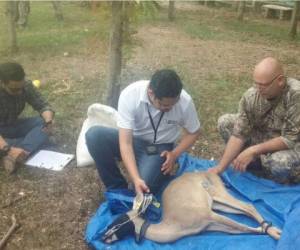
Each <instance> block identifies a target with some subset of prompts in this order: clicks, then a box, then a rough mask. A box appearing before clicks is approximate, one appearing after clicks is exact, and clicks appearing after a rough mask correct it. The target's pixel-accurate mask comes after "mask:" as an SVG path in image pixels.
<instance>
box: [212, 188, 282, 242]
mask: <svg viewBox="0 0 300 250" xmlns="http://www.w3.org/2000/svg"><path fill="white" fill-rule="evenodd" d="M212 198H213V204H212V208H213V209H215V210H219V211H223V212H229V213H234V214H245V215H247V216H249V217H252V218H253V219H255V220H256V221H257V222H258V223H259V224H260V225H261V226H262V230H263V232H266V233H268V234H269V235H270V236H272V237H273V238H275V239H279V238H280V235H281V230H279V229H278V228H276V227H273V226H270V225H269V224H268V223H266V222H265V221H264V219H263V217H262V216H261V215H260V214H259V213H258V211H257V210H256V209H255V207H254V206H253V205H251V204H246V203H243V202H241V201H239V200H237V199H235V198H234V197H232V196H231V195H229V194H228V193H222V196H217V195H214V196H213V197H212Z"/></svg>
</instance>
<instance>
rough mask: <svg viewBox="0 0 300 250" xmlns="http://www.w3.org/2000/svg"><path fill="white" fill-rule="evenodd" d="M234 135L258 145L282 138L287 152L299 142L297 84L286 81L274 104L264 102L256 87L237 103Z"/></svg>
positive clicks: (299, 104)
mask: <svg viewBox="0 0 300 250" xmlns="http://www.w3.org/2000/svg"><path fill="white" fill-rule="evenodd" d="M233 135H235V136H237V137H239V138H243V139H250V138H251V140H253V141H256V142H257V143H261V142H264V141H267V140H270V139H272V138H275V137H279V136H280V137H281V138H282V139H283V141H284V142H285V143H286V145H287V146H288V148H290V149H291V148H294V146H295V144H296V143H298V142H300V81H298V80H296V79H292V78H288V79H287V84H286V86H285V89H284V91H283V93H282V94H281V95H280V96H278V97H277V98H275V99H273V100H267V99H265V98H263V97H262V96H261V95H260V94H259V93H258V91H257V89H256V88H255V87H252V88H250V89H248V90H247V91H246V92H245V94H244V95H243V97H242V99H241V100H240V104H239V115H238V119H237V120H236V122H235V124H234V129H233Z"/></svg>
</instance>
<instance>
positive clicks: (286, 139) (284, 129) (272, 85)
mask: <svg viewBox="0 0 300 250" xmlns="http://www.w3.org/2000/svg"><path fill="white" fill-rule="evenodd" d="M253 79H254V86H253V87H252V88H250V89H248V90H247V91H246V92H245V93H244V95H243V97H242V99H241V100H240V104H239V112H238V114H226V115H223V116H221V117H220V118H219V121H218V128H219V131H220V133H221V135H222V137H223V139H224V140H225V141H226V142H227V145H226V148H225V151H224V154H223V156H222V158H221V160H220V162H219V164H218V165H217V166H215V167H213V168H212V169H210V170H209V171H211V172H214V173H218V174H219V173H222V172H223V171H224V170H225V169H226V168H227V167H228V165H229V164H232V165H233V168H234V169H235V170H238V171H242V172H243V171H246V169H247V168H248V169H251V168H252V167H253V166H256V167H257V166H259V168H261V170H262V171H263V172H264V173H265V174H267V175H268V176H269V177H271V178H272V179H274V180H275V181H278V182H284V183H287V182H299V181H300V82H299V81H298V80H295V79H292V78H287V77H285V75H284V72H283V68H282V66H281V65H280V63H279V62H278V61H277V60H276V59H274V58H271V57H268V58H265V59H263V60H262V61H261V62H260V63H258V64H257V65H256V66H255V70H254V74H253Z"/></svg>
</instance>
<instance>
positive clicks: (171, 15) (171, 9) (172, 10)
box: [168, 0, 175, 21]
mask: <svg viewBox="0 0 300 250" xmlns="http://www.w3.org/2000/svg"><path fill="white" fill-rule="evenodd" d="M168 18H169V20H170V21H174V19H175V1H174V0H169V9H168Z"/></svg>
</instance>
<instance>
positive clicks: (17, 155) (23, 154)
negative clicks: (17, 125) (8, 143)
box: [8, 147, 29, 162]
mask: <svg viewBox="0 0 300 250" xmlns="http://www.w3.org/2000/svg"><path fill="white" fill-rule="evenodd" d="M8 155H9V156H11V157H13V158H14V159H15V160H16V161H18V162H23V161H25V160H26V158H27V157H28V156H29V152H27V151H25V150H24V149H22V148H17V147H11V148H10V150H9V152H8Z"/></svg>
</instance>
